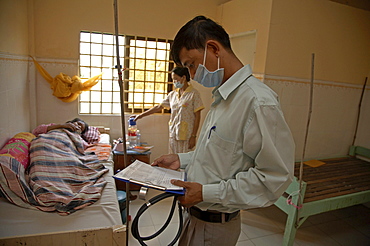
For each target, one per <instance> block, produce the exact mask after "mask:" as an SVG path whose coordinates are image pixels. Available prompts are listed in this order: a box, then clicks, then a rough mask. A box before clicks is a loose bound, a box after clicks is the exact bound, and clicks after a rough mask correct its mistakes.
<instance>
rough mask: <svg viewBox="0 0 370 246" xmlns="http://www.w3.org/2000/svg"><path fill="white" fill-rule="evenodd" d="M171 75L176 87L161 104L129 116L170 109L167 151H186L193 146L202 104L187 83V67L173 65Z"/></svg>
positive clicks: (143, 115) (138, 116) (196, 93)
mask: <svg viewBox="0 0 370 246" xmlns="http://www.w3.org/2000/svg"><path fill="white" fill-rule="evenodd" d="M171 77H172V81H173V84H174V86H175V88H176V89H175V90H173V91H171V92H170V93H169V94H168V95H167V97H166V98H165V99H164V100H163V102H162V103H161V104H159V105H157V106H154V107H153V108H151V109H149V110H147V111H145V112H143V113H141V114H139V115H136V116H131V117H134V118H135V121H137V120H138V119H141V118H143V117H145V116H148V115H151V114H154V113H159V112H161V111H162V109H163V108H166V109H171V118H170V121H169V135H170V138H169V153H170V154H176V153H186V152H189V151H190V150H192V149H193V148H194V146H195V143H196V137H197V132H198V129H199V123H200V112H201V111H202V110H203V109H204V106H203V102H202V99H201V97H200V94H199V92H198V91H197V90H196V89H194V88H193V86H192V85H191V84H190V83H189V82H190V75H189V70H188V69H187V68H184V67H175V68H174V69H173V70H172V73H171Z"/></svg>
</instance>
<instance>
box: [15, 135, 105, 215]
mask: <svg viewBox="0 0 370 246" xmlns="http://www.w3.org/2000/svg"><path fill="white" fill-rule="evenodd" d="M30 161H31V164H30V166H29V168H28V170H27V171H28V173H26V177H27V179H28V184H29V188H30V190H32V193H29V194H25V196H24V197H21V198H22V200H23V201H25V202H26V203H29V204H30V205H31V206H32V207H34V208H36V209H39V210H42V211H49V212H52V211H56V212H58V213H59V214H60V215H68V214H71V213H73V212H75V211H77V210H79V209H82V208H84V207H86V206H88V205H91V204H93V203H94V202H96V201H97V200H99V199H100V197H101V193H102V191H103V189H104V187H105V185H106V181H105V179H104V177H103V174H104V173H106V172H108V169H106V168H105V167H104V165H103V164H101V163H100V162H99V160H98V158H97V156H96V155H93V154H92V155H86V154H84V149H83V144H82V139H81V137H80V136H79V135H78V134H76V133H72V132H70V131H68V130H66V129H57V130H53V131H50V132H48V133H46V134H40V135H39V136H38V137H37V138H35V139H34V140H33V141H32V142H31V146H30ZM25 207H27V206H25Z"/></svg>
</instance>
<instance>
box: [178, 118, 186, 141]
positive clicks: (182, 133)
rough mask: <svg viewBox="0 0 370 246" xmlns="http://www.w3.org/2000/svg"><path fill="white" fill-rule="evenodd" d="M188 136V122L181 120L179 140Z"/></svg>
mask: <svg viewBox="0 0 370 246" xmlns="http://www.w3.org/2000/svg"><path fill="white" fill-rule="evenodd" d="M187 136H188V123H187V122H185V121H181V122H180V125H179V133H178V137H177V138H178V139H177V140H187Z"/></svg>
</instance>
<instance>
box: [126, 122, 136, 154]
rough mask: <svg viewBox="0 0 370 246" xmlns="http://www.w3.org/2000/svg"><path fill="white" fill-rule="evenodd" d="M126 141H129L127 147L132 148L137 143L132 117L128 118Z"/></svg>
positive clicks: (134, 123)
mask: <svg viewBox="0 0 370 246" xmlns="http://www.w3.org/2000/svg"><path fill="white" fill-rule="evenodd" d="M127 133H128V141H129V148H130V149H132V148H134V147H135V146H136V145H137V125H136V121H134V118H130V119H129V120H128V131H127Z"/></svg>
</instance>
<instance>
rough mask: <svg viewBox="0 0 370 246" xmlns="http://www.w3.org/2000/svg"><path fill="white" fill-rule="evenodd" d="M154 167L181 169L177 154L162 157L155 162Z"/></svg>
mask: <svg viewBox="0 0 370 246" xmlns="http://www.w3.org/2000/svg"><path fill="white" fill-rule="evenodd" d="M152 166H158V167H164V168H168V169H172V170H177V169H179V168H180V159H179V156H178V155H177V154H169V155H162V156H161V157H159V158H157V159H155V160H154V162H153V163H152Z"/></svg>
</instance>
